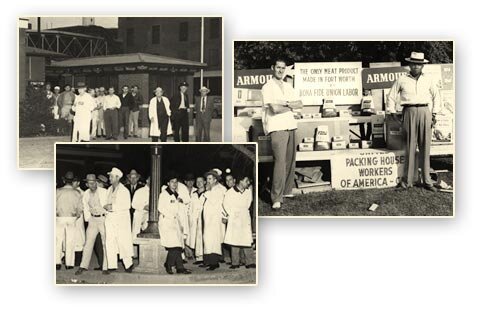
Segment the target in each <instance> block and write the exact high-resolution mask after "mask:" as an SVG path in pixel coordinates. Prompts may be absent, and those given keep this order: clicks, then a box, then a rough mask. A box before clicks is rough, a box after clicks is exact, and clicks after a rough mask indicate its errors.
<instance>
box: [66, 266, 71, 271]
mask: <svg viewBox="0 0 490 310" xmlns="http://www.w3.org/2000/svg"><path fill="white" fill-rule="evenodd" d="M65 269H66V270H70V269H73V266H65Z"/></svg>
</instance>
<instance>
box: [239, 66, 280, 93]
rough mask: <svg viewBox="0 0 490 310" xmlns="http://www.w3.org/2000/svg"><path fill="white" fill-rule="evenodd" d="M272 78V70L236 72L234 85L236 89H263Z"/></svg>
mask: <svg viewBox="0 0 490 310" xmlns="http://www.w3.org/2000/svg"><path fill="white" fill-rule="evenodd" d="M271 78H272V70H271V69H253V70H235V81H234V85H235V87H236V88H248V89H262V86H263V85H264V84H265V83H267V81H268V80H270V79H271Z"/></svg>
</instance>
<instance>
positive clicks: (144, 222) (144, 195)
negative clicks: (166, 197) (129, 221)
mask: <svg viewBox="0 0 490 310" xmlns="http://www.w3.org/2000/svg"><path fill="white" fill-rule="evenodd" d="M149 204H150V187H148V186H147V185H146V186H144V187H142V188H140V189H138V190H136V192H135V193H134V196H133V202H132V203H131V207H132V208H133V209H134V214H133V228H132V235H133V240H134V239H136V238H137V237H138V234H139V233H140V232H142V231H143V230H145V229H146V228H147V227H148V218H149V212H148V211H147V210H145V206H148V205H149Z"/></svg>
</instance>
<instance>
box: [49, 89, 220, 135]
mask: <svg viewBox="0 0 490 310" xmlns="http://www.w3.org/2000/svg"><path fill="white" fill-rule="evenodd" d="M188 87H189V85H188V84H187V83H186V82H182V83H180V84H179V92H178V94H177V95H175V96H173V97H172V98H171V99H170V100H169V99H168V98H167V97H165V96H164V90H163V89H162V88H161V87H157V88H156V89H155V91H154V93H155V97H154V98H152V99H151V100H150V103H149V104H147V103H145V102H144V100H143V96H142V95H141V93H140V90H139V87H138V86H137V85H133V86H132V87H131V88H130V87H129V86H128V85H124V86H123V87H122V89H121V93H120V94H116V90H115V88H114V87H112V86H111V87H109V88H108V89H107V90H106V89H105V87H98V88H87V85H86V84H85V83H83V82H80V83H78V84H77V87H76V89H72V87H71V86H70V85H65V87H64V91H63V92H60V91H61V89H60V87H59V86H55V87H54V89H53V91H52V90H51V85H50V84H47V85H46V90H45V94H46V98H47V99H48V100H49V101H50V106H51V107H52V113H53V118H54V119H55V122H56V132H57V134H59V135H71V141H72V142H89V141H90V140H96V139H97V138H100V137H104V138H105V139H106V140H118V137H119V135H120V133H121V131H122V132H123V137H124V139H128V138H129V137H135V138H137V137H140V136H141V134H140V130H139V122H141V125H142V127H150V136H151V137H152V139H153V141H158V139H160V140H161V141H166V139H167V134H168V133H171V134H173V138H174V141H175V142H180V141H182V142H188V141H189V112H190V109H191V107H193V106H194V105H192V104H190V101H189V98H188V95H187V89H188ZM199 92H200V94H201V96H200V98H199V102H198V104H197V106H196V141H198V142H199V141H211V138H210V127H211V120H212V116H213V110H214V106H213V104H212V103H211V102H209V103H208V99H209V98H208V94H209V93H210V89H208V88H207V87H205V86H203V87H201V88H200V90H199ZM164 128H165V129H164Z"/></svg>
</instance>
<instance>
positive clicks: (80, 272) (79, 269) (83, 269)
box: [75, 267, 87, 276]
mask: <svg viewBox="0 0 490 310" xmlns="http://www.w3.org/2000/svg"><path fill="white" fill-rule="evenodd" d="M84 271H87V269H85V268H82V267H80V268H78V270H77V271H76V272H75V274H76V275H77V276H78V275H81V274H82V273H83V272H84Z"/></svg>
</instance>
